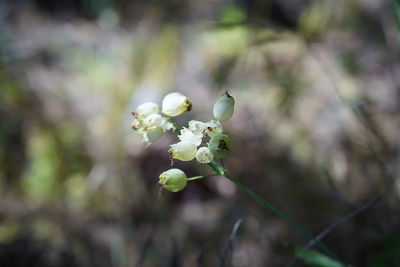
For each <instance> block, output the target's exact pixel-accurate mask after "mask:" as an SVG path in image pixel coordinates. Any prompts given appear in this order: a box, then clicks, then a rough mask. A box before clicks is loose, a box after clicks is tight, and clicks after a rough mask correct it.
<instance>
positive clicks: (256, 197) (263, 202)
mask: <svg viewBox="0 0 400 267" xmlns="http://www.w3.org/2000/svg"><path fill="white" fill-rule="evenodd" d="M209 165H210V167H211V168H212V169H213V170H214V171H215V173H216V174H218V175H220V176H223V177H225V178H227V179H229V180H230V181H231V182H232V183H234V184H235V185H236V186H237V187H238V188H239V189H240V190H241V191H242V192H244V193H246V194H248V195H249V196H250V197H252V198H253V199H254V200H256V201H257V202H258V203H259V204H261V205H262V206H263V207H264V208H266V209H268V210H269V211H271V212H272V213H274V214H275V215H277V216H278V217H281V218H282V219H284V220H285V221H286V222H287V223H288V224H290V225H291V226H292V227H293V228H294V229H296V230H297V231H298V232H299V233H300V234H301V235H302V236H303V237H305V238H306V239H310V240H315V242H316V244H317V245H318V246H319V247H320V248H321V249H322V250H324V251H325V252H326V253H327V254H329V255H330V256H331V257H333V258H335V259H336V260H338V261H340V262H341V260H340V259H339V257H338V256H337V255H336V254H335V253H334V252H333V251H332V250H331V249H329V248H328V247H327V246H326V245H324V244H323V243H322V242H320V241H319V240H316V239H315V238H314V237H313V235H312V234H311V233H310V232H308V231H307V230H306V229H304V228H303V227H302V226H300V225H299V224H298V223H296V222H295V221H294V220H293V219H291V218H290V217H289V216H287V215H286V214H285V213H283V212H282V211H280V210H279V209H278V208H276V207H275V206H274V205H272V204H271V203H270V202H268V201H266V200H264V199H263V198H262V197H260V196H259V195H257V194H256V193H254V192H253V191H252V190H251V189H249V188H248V187H246V186H245V185H243V184H241V183H240V182H238V181H237V180H235V179H233V178H232V177H230V176H229V175H228V174H227V172H226V169H225V168H223V167H221V166H219V165H218V164H217V163H215V162H214V161H213V162H210V163H209Z"/></svg>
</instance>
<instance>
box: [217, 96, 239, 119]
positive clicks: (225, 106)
mask: <svg viewBox="0 0 400 267" xmlns="http://www.w3.org/2000/svg"><path fill="white" fill-rule="evenodd" d="M234 107H235V99H234V98H233V97H232V96H230V95H229V94H228V92H226V93H225V94H224V95H223V96H221V97H220V98H219V99H218V100H217V102H215V104H214V109H213V113H214V118H216V119H217V120H220V121H227V120H229V119H230V118H231V117H232V115H233V110H234Z"/></svg>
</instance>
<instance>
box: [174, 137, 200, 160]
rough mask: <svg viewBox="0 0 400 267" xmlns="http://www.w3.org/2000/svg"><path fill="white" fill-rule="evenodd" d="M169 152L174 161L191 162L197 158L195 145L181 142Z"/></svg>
mask: <svg viewBox="0 0 400 267" xmlns="http://www.w3.org/2000/svg"><path fill="white" fill-rule="evenodd" d="M168 152H169V153H170V154H171V156H172V158H174V159H179V160H182V161H190V160H192V159H194V158H195V157H196V152H197V147H196V145H194V144H193V143H190V142H187V141H180V142H179V143H177V144H173V145H171V148H170V149H169V150H168Z"/></svg>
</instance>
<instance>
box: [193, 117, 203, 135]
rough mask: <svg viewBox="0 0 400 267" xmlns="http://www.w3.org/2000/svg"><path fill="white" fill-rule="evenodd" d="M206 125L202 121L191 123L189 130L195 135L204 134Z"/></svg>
mask: <svg viewBox="0 0 400 267" xmlns="http://www.w3.org/2000/svg"><path fill="white" fill-rule="evenodd" d="M205 128H206V124H205V123H204V122H201V121H195V120H191V121H189V130H190V131H191V132H192V133H194V134H203V132H204V129H205Z"/></svg>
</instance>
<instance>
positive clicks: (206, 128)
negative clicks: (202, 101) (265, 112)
mask: <svg viewBox="0 0 400 267" xmlns="http://www.w3.org/2000/svg"><path fill="white" fill-rule="evenodd" d="M234 107H235V99H234V98H233V97H232V96H231V95H230V94H229V93H228V91H226V92H225V93H224V94H223V95H222V96H221V97H220V98H219V99H218V100H217V101H216V103H215V104H214V107H213V116H214V119H212V120H210V121H208V122H201V121H196V120H191V121H189V122H188V126H187V127H182V128H181V129H177V127H176V126H175V124H174V123H173V121H172V117H176V116H179V115H181V114H183V113H185V112H188V111H190V110H191V108H192V103H191V101H190V100H189V98H188V97H186V96H184V95H183V94H181V93H178V92H173V93H169V94H167V95H166V96H165V97H164V98H163V100H162V109H161V112H160V108H159V106H158V105H157V104H155V103H152V102H147V103H144V104H142V105H139V106H138V107H137V109H136V111H135V112H132V114H133V115H134V120H133V122H132V124H131V127H132V129H133V130H134V131H135V132H136V133H138V134H141V135H142V136H143V140H144V142H146V143H148V144H151V143H153V142H155V141H157V140H158V139H159V138H160V137H161V136H162V135H163V134H164V133H165V132H166V131H175V132H177V133H178V139H179V142H178V143H176V144H171V145H170V149H169V150H168V152H169V155H170V158H171V161H172V164H173V160H181V161H191V160H194V159H196V161H197V162H198V163H200V164H208V165H209V166H210V167H211V168H212V170H213V171H214V174H213V175H215V176H222V177H225V178H227V179H229V180H230V181H231V182H233V183H234V184H235V185H236V187H237V188H238V189H240V190H241V191H242V192H244V193H246V194H247V195H249V196H250V197H252V198H253V199H254V200H256V201H257V202H258V203H259V204H261V205H262V206H263V207H264V208H266V209H268V210H269V211H271V212H272V213H274V214H275V215H277V216H279V217H280V218H282V219H284V220H285V221H286V222H287V223H288V224H290V225H291V226H292V227H293V228H295V229H296V230H297V231H298V232H299V233H300V234H301V235H302V236H303V237H306V238H307V239H310V240H312V241H313V242H315V244H317V245H318V246H319V247H320V248H321V249H322V250H324V251H325V252H326V253H327V254H329V255H330V256H332V257H334V258H336V259H338V258H337V256H336V255H335V254H334V253H333V252H332V251H331V250H330V249H329V248H328V247H326V246H325V245H324V244H323V243H322V242H321V241H320V240H318V239H315V238H314V237H313V236H312V235H311V234H310V233H309V232H308V231H307V230H306V229H304V228H303V227H301V226H300V225H299V224H298V223H296V222H295V221H293V220H292V219H291V218H290V217H289V216H287V215H286V214H285V213H283V212H282V211H280V210H279V209H278V208H276V207H275V206H274V205H273V204H271V203H270V202H268V201H266V200H264V199H263V198H262V197H260V196H259V195H257V194H256V193H254V192H253V191H252V190H251V189H249V188H248V187H246V186H245V185H243V184H241V183H240V182H239V181H237V180H236V179H233V178H232V177H231V176H230V175H228V172H227V170H226V169H225V167H224V166H223V164H222V159H223V158H226V157H227V156H229V155H230V153H231V152H232V141H231V139H230V137H229V135H227V134H226V133H224V132H223V126H222V123H221V122H224V121H227V120H229V119H230V118H231V117H232V115H233V113H234ZM215 158H217V159H221V164H218V163H217V162H215V161H214V159H215ZM205 177H208V176H193V177H187V175H186V173H185V172H183V171H182V170H180V169H177V168H171V169H169V170H166V171H164V172H162V173H161V174H160V175H159V184H160V185H161V186H162V187H163V188H164V189H166V190H169V191H171V192H178V191H181V190H183V189H184V188H185V187H186V185H187V183H188V182H189V181H193V180H198V179H203V178H205Z"/></svg>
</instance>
